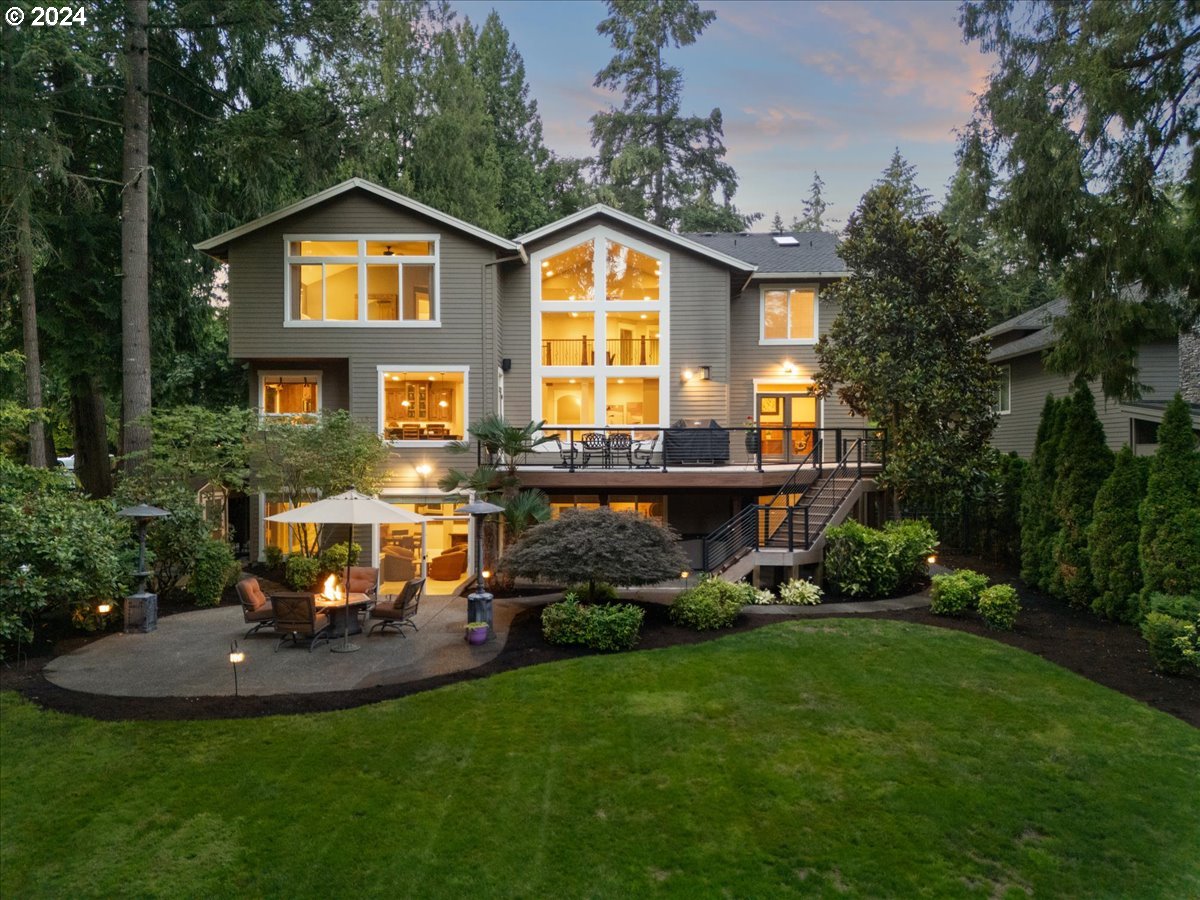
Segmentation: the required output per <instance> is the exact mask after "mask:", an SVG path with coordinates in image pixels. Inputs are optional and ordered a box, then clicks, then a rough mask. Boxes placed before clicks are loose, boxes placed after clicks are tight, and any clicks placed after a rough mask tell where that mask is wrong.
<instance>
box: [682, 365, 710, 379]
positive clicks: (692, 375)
mask: <svg viewBox="0 0 1200 900" xmlns="http://www.w3.org/2000/svg"><path fill="white" fill-rule="evenodd" d="M711 377H712V366H697V367H696V368H694V369H684V370H683V380H684V381H708V380H709V378H711Z"/></svg>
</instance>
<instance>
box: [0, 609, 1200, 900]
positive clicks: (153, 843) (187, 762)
mask: <svg viewBox="0 0 1200 900" xmlns="http://www.w3.org/2000/svg"><path fill="white" fill-rule="evenodd" d="M314 664H315V661H314ZM0 712H2V716H3V719H2V726H3V744H2V756H0V762H2V779H0V841H2V851H0V895H3V896H5V897H11V898H18V897H21V898H24V897H73V898H77V897H89V896H145V897H156V896H162V897H176V896H177V897H200V896H230V895H243V896H289V897H296V896H299V897H303V896H313V897H335V896H337V897H340V896H347V897H349V896H387V897H395V896H413V897H439V896H472V897H489V898H490V897H533V896H589V897H627V896H638V895H645V894H669V895H675V896H685V897H697V896H716V895H721V894H722V892H727V893H728V894H729V895H731V896H739V897H747V896H760V897H761V896H774V895H779V894H808V895H829V896H834V895H838V896H843V895H850V896H869V897H896V896H900V897H915V896H926V897H943V896H955V897H957V896H978V897H1006V896H1018V897H1023V896H1025V895H1026V891H1031V892H1032V893H1033V895H1034V896H1038V897H1089V898H1093V897H1154V898H1159V897H1193V896H1197V895H1200V854H1197V853H1196V848H1197V847H1200V814H1198V813H1197V805H1196V800H1197V796H1198V795H1200V731H1197V730H1195V729H1193V728H1191V727H1189V726H1187V725H1185V724H1183V723H1181V722H1179V721H1177V720H1175V719H1172V718H1170V717H1169V716H1167V715H1165V714H1162V713H1159V712H1156V711H1154V710H1152V709H1150V708H1148V707H1146V706H1143V705H1141V704H1139V703H1136V702H1134V701H1132V700H1129V699H1127V698H1125V697H1123V696H1121V695H1119V694H1116V693H1113V692H1111V691H1108V690H1107V689H1105V688H1101V687H1099V686H1097V685H1094V684H1092V683H1090V682H1087V681H1084V680H1083V679H1081V678H1079V677H1077V676H1075V675H1072V674H1071V673H1069V672H1066V671H1064V670H1061V669H1059V668H1057V667H1055V666H1052V665H1050V664H1048V663H1045V662H1043V661H1041V660H1039V659H1037V658H1035V657H1032V656H1028V655H1026V654H1023V653H1021V652H1019V651H1015V650H1012V649H1010V648H1008V647H1005V646H1002V645H1000V644H996V643H993V642H990V641H986V640H983V639H980V638H975V637H972V636H969V635H965V634H961V633H956V632H951V631H942V630H939V629H926V628H922V627H920V626H912V625H905V624H900V623H893V622H884V621H857V620H821V621H810V622H802V623H801V622H788V623H783V624H780V625H776V626H772V627H769V628H763V629H760V630H757V631H753V632H748V633H744V634H740V635H736V636H732V637H729V638H725V639H722V640H718V641H714V642H711V643H706V644H700V645H694V646H689V647H678V648H673V649H670V650H663V651H655V652H652V653H633V654H626V655H621V656H608V657H589V658H583V659H578V660H574V661H571V662H566V663H558V664H554V665H548V666H540V667H536V668H532V669H526V670H522V671H516V672H511V673H508V674H506V675H501V676H498V677H496V678H492V679H488V680H486V681H478V682H473V683H466V684H461V685H457V686H455V687H452V688H448V689H443V690H439V691H434V692H431V693H427V694H420V695H416V696H413V697H409V698H407V699H404V700H398V701H393V702H388V703H384V704H379V705H377V706H373V707H365V708H360V709H357V710H351V711H347V712H341V713H331V714H324V715H313V716H306V717H294V718H272V719H257V720H240V721H228V722H191V723H186V722H180V723H99V722H93V721H90V720H85V719H77V718H71V717H67V716H63V715H59V714H54V713H47V712H42V711H39V710H37V709H36V708H34V707H32V706H30V705H28V704H26V703H25V702H24V701H22V700H20V699H19V698H17V697H15V696H14V695H12V694H8V695H5V696H4V697H3V698H2V705H0Z"/></svg>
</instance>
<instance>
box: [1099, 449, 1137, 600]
mask: <svg viewBox="0 0 1200 900" xmlns="http://www.w3.org/2000/svg"><path fill="white" fill-rule="evenodd" d="M1145 463H1146V460H1144V459H1140V458H1139V457H1136V456H1134V455H1133V451H1132V450H1130V449H1129V447H1128V446H1126V447H1123V448H1121V452H1120V453H1118V454H1117V459H1116V462H1115V464H1114V465H1113V470H1112V472H1111V474H1109V476H1108V478H1107V479H1105V481H1104V484H1103V485H1101V486H1100V491H1099V493H1097V494H1096V505H1095V506H1094V507H1093V509H1092V524H1091V525H1089V526H1088V555H1089V557H1090V562H1091V568H1092V584H1093V585H1094V587H1095V596H1094V597H1093V599H1092V612H1094V613H1096V614H1097V615H1099V616H1103V617H1104V618H1106V619H1113V620H1115V621H1118V622H1132V621H1134V620H1136V619H1137V615H1138V599H1137V595H1138V592H1139V591H1140V590H1141V588H1142V570H1141V565H1140V564H1139V562H1138V532H1139V530H1140V529H1139V525H1138V517H1137V510H1138V506H1139V505H1140V504H1141V502H1142V498H1143V497H1144V496H1145V495H1146V464H1145Z"/></svg>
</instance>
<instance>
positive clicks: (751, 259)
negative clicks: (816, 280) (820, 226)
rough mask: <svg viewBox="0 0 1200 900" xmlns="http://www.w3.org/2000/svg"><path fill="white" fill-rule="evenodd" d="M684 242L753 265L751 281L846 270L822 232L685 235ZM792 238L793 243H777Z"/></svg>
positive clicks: (833, 242)
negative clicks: (699, 245)
mask: <svg viewBox="0 0 1200 900" xmlns="http://www.w3.org/2000/svg"><path fill="white" fill-rule="evenodd" d="M684 237H686V238H687V239H688V240H691V241H695V242H696V243H698V244H704V245H705V246H706V247H711V248H712V249H713V250H717V251H719V252H721V253H726V254H729V255H730V256H736V257H737V258H738V259H744V260H746V262H748V263H752V264H754V266H755V267H756V271H755V273H754V277H755V278H772V277H785V278H786V277H795V276H800V275H803V276H810V277H813V276H827V275H828V276H844V275H849V274H850V270H849V269H847V268H846V264H845V263H844V262H842V260H841V258H840V257H839V256H838V255H837V238H836V237H834V236H833V235H832V234H827V233H826V232H823V231H784V232H777V233H764V232H758V233H754V232H742V233H738V234H730V233H725V232H712V231H703V232H688V233H686V234H684ZM776 238H784V239H785V241H786V239H787V238H792V239H793V240H795V242H796V243H794V244H791V243H787V242H785V243H780V242H779V241H777V240H776Z"/></svg>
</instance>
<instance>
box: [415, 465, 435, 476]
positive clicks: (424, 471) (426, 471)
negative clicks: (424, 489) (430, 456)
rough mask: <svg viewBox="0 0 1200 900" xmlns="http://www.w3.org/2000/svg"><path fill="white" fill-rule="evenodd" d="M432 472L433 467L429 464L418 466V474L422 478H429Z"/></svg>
mask: <svg viewBox="0 0 1200 900" xmlns="http://www.w3.org/2000/svg"><path fill="white" fill-rule="evenodd" d="M431 472H433V466H431V465H429V463H421V464H420V465H419V466H417V474H418V475H420V476H421V477H422V478H428V477H429V475H430V473H431Z"/></svg>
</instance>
